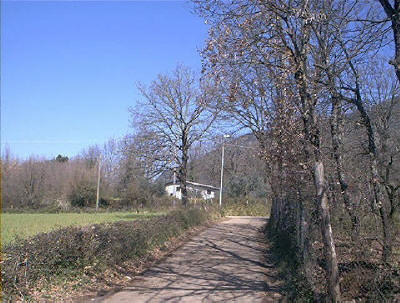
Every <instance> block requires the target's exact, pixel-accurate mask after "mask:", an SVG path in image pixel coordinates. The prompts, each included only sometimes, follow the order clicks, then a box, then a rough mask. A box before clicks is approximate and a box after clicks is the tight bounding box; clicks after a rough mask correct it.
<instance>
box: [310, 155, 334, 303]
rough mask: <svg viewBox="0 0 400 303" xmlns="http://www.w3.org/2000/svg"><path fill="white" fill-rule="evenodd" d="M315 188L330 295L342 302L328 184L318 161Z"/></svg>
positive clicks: (331, 297) (321, 164) (315, 171)
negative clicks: (327, 189) (327, 191)
mask: <svg viewBox="0 0 400 303" xmlns="http://www.w3.org/2000/svg"><path fill="white" fill-rule="evenodd" d="M314 180H315V187H316V190H317V202H318V206H319V213H320V218H321V231H322V240H323V242H324V251H325V259H326V261H327V262H326V267H327V271H328V281H329V287H328V294H329V297H330V299H331V300H332V302H340V301H341V299H340V296H341V294H340V287H339V270H338V263H337V257H336V249H335V242H334V239H333V233H332V227H331V218H330V214H329V205H328V196H327V194H326V184H325V176H324V164H323V163H322V161H317V162H316V164H315V169H314Z"/></svg>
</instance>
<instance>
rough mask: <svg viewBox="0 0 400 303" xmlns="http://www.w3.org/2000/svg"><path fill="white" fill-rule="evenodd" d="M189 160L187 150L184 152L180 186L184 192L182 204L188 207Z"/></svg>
mask: <svg viewBox="0 0 400 303" xmlns="http://www.w3.org/2000/svg"><path fill="white" fill-rule="evenodd" d="M187 162H188V156H187V151H183V152H182V165H181V167H180V173H179V175H180V178H179V180H180V186H181V193H182V205H183V206H184V207H187V205H188V194H187V179H186V178H187Z"/></svg>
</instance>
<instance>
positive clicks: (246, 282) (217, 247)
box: [95, 217, 281, 302]
mask: <svg viewBox="0 0 400 303" xmlns="http://www.w3.org/2000/svg"><path fill="white" fill-rule="evenodd" d="M265 223H266V219H265V218H260V217H231V218H230V219H228V220H226V221H224V222H222V223H219V224H217V225H215V226H214V227H211V228H209V229H207V230H205V231H204V232H202V233H201V234H200V235H198V236H196V237H194V238H193V239H192V240H190V241H189V242H187V243H186V244H185V245H184V246H182V247H181V248H179V249H178V250H177V251H175V252H174V253H173V254H172V255H171V256H170V257H168V258H167V259H165V260H164V261H162V262H161V263H159V264H158V265H156V266H154V267H152V268H150V269H149V270H147V271H146V272H145V273H143V274H142V275H140V276H138V277H136V278H135V279H134V280H133V282H132V286H131V287H128V288H125V289H124V290H122V291H119V292H117V293H114V294H110V295H108V296H106V297H103V298H97V299H96V300H95V301H96V302H279V301H280V298H281V296H280V294H279V281H277V280H276V278H275V275H276V273H275V271H274V268H273V266H272V265H271V264H269V262H268V253H267V251H266V248H267V247H266V245H265V240H263V238H262V234H261V232H260V229H261V228H262V226H263V225H264V224H265ZM266 256H267V257H266Z"/></svg>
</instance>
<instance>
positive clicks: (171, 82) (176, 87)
mask: <svg viewBox="0 0 400 303" xmlns="http://www.w3.org/2000/svg"><path fill="white" fill-rule="evenodd" d="M138 88H139V90H140V92H141V94H142V95H143V100H142V101H140V102H138V104H137V105H136V106H135V107H131V108H130V112H131V115H132V120H133V126H134V127H136V130H137V140H138V143H139V144H140V145H141V148H140V150H141V151H142V156H143V157H146V158H149V159H151V162H152V163H153V164H154V166H153V168H154V169H153V173H154V175H156V174H159V173H160V172H162V171H163V170H165V169H171V168H173V167H174V166H178V179H179V181H180V185H181V191H182V203H183V205H185V206H186V205H187V202H188V196H187V189H186V182H187V169H188V168H187V164H188V159H189V149H190V147H191V146H192V145H193V143H195V142H197V141H199V140H201V139H202V138H203V137H204V136H205V135H206V134H207V132H208V131H209V130H210V128H211V126H212V125H213V122H214V121H215V119H216V117H217V111H210V110H208V108H207V106H206V105H207V103H208V101H209V99H210V98H211V94H212V91H211V89H210V87H208V86H207V85H206V83H203V82H201V83H199V82H197V81H196V77H195V74H194V72H193V71H191V70H190V69H189V68H186V67H184V66H180V65H179V66H178V67H177V68H176V69H175V71H174V72H173V73H172V74H167V75H159V76H158V78H157V79H156V80H154V81H153V82H152V83H151V84H150V86H149V87H146V86H144V85H142V84H140V85H138Z"/></svg>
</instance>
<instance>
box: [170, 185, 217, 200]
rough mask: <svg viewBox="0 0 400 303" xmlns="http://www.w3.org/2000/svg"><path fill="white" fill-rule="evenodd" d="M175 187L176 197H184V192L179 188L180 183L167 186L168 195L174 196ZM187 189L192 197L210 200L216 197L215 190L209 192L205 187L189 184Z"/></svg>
mask: <svg viewBox="0 0 400 303" xmlns="http://www.w3.org/2000/svg"><path fill="white" fill-rule="evenodd" d="M174 188H175V198H177V199H179V200H181V199H182V192H181V191H180V190H178V188H180V185H179V184H175V185H173V184H170V185H167V186H165V191H166V192H167V195H168V196H171V197H172V196H174ZM187 191H188V195H189V198H191V197H201V198H202V199H205V200H208V199H213V198H215V191H214V190H211V191H210V193H207V189H203V188H195V187H193V186H190V185H188V186H187Z"/></svg>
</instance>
